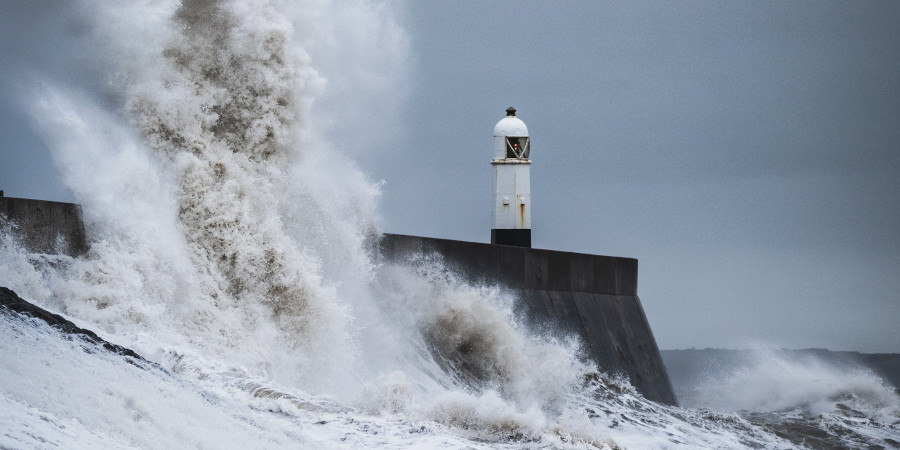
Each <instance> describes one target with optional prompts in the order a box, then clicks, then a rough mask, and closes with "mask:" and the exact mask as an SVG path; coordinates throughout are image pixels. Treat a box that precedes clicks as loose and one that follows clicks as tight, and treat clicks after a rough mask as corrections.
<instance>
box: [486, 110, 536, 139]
mask: <svg viewBox="0 0 900 450" xmlns="http://www.w3.org/2000/svg"><path fill="white" fill-rule="evenodd" d="M510 109H512V115H508V116H506V117H504V118H502V119H500V121H499V122H497V125H495V126H494V136H499V137H506V136H518V137H526V136H528V127H527V126H525V122H522V119H519V118H518V117H516V116H515V111H516V110H515V109H513V108H510ZM507 111H509V110H507Z"/></svg>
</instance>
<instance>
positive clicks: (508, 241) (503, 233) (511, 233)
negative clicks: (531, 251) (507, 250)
mask: <svg viewBox="0 0 900 450" xmlns="http://www.w3.org/2000/svg"><path fill="white" fill-rule="evenodd" d="M491 244H496V245H511V246H513V247H528V248H531V229H524V230H523V229H496V228H495V229H493V230H491Z"/></svg>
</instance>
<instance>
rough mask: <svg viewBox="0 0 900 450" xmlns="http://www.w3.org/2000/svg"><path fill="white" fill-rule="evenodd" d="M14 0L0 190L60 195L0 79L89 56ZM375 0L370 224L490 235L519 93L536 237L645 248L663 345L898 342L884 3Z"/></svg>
mask: <svg viewBox="0 0 900 450" xmlns="http://www.w3.org/2000/svg"><path fill="white" fill-rule="evenodd" d="M26 3H27V2H26ZM52 3H53V2H47V4H48V5H49V4H52ZM392 7H396V4H392ZM14 8H15V7H13V9H14ZM29 9H30V11H18V12H15V13H9V12H5V13H2V14H3V16H2V17H3V18H2V19H0V26H2V28H3V29H5V30H6V31H5V32H3V34H2V37H3V39H2V41H0V57H2V61H3V63H2V64H0V65H2V66H3V67H5V68H2V67H0V75H2V78H3V83H4V84H3V93H2V94H0V137H2V139H0V153H2V163H0V189H4V190H5V191H6V195H7V196H16V197H34V198H44V199H54V200H71V196H70V194H68V193H67V192H66V189H65V188H64V187H63V186H62V185H61V183H60V182H59V181H58V174H57V172H56V171H55V169H54V168H53V166H52V161H51V158H50V156H49V152H48V151H47V149H46V148H44V146H43V145H42V144H41V143H40V141H39V140H38V139H37V138H36V137H35V136H34V135H32V133H31V132H30V131H29V125H28V122H27V121H26V120H25V119H24V118H23V117H22V113H21V112H20V109H21V108H19V107H18V106H17V105H16V101H15V99H14V97H15V96H16V94H15V91H16V89H17V88H16V87H15V84H14V83H11V82H10V81H11V80H14V79H17V78H20V77H22V76H23V73H27V71H37V72H40V71H45V72H54V71H56V72H59V71H66V70H75V71H82V72H84V73H85V78H87V79H90V78H91V76H92V75H91V72H92V70H96V68H92V67H90V65H86V67H87V68H85V65H84V64H82V65H81V66H77V67H73V68H71V69H70V68H69V67H68V66H67V64H69V63H70V60H71V58H70V57H69V56H70V55H71V54H72V53H75V52H77V50H76V49H73V48H71V44H70V43H69V41H66V40H65V39H61V38H59V36H58V35H57V34H55V33H39V32H35V31H31V32H30V33H28V32H25V31H23V30H22V29H21V26H22V25H21V24H22V22H28V21H30V22H28V27H29V28H31V29H38V30H40V29H41V27H48V28H53V27H59V26H62V25H61V23H62V22H60V21H61V20H62V19H60V18H59V17H57V16H56V15H55V14H54V13H53V12H52V11H51V10H50V9H51V8H45V9H46V11H40V10H39V9H35V8H29ZM392 13H393V14H396V17H397V21H398V23H399V25H400V26H401V27H402V28H403V29H404V30H405V38H406V39H407V42H408V45H409V48H408V50H409V58H408V61H407V62H406V63H405V65H404V67H398V68H397V76H398V77H404V80H405V81H404V84H405V85H406V86H407V87H406V88H405V91H404V92H402V93H400V95H398V96H397V104H395V105H392V108H393V110H396V117H395V120H394V122H395V124H394V125H393V126H391V127H390V129H389V130H384V132H383V134H380V135H379V136H377V138H375V139H372V141H373V142H375V143H374V144H373V146H374V147H375V148H369V147H366V148H359V146H358V142H359V136H354V135H353V134H352V132H353V130H352V129H351V127H347V128H345V129H341V127H340V126H338V127H337V128H336V129H335V130H334V131H333V136H334V139H335V140H336V141H337V145H338V146H339V147H342V148H347V149H352V148H358V150H348V151H350V152H351V154H352V156H353V158H355V159H356V160H357V161H358V162H359V164H360V166H362V167H363V168H364V170H365V171H366V172H367V173H368V174H369V175H370V176H371V177H372V178H373V179H377V180H384V181H385V184H384V187H383V190H384V197H383V200H382V202H383V204H382V208H381V213H382V216H383V221H384V228H385V231H388V232H394V233H405V234H416V235H424V236H431V237H440V238H449V239H459V240H469V241H481V242H487V241H489V239H490V208H491V202H490V199H491V191H490V190H491V166H490V158H491V152H492V147H491V144H492V130H493V127H494V124H495V123H496V122H497V121H498V120H500V119H501V118H502V117H503V115H504V110H505V109H506V108H507V107H508V106H514V107H516V108H517V109H518V116H519V117H520V118H521V119H522V120H523V121H524V122H525V123H526V124H527V125H528V127H529V130H530V133H531V139H532V152H531V158H532V161H533V164H532V168H531V171H532V174H531V180H532V186H531V190H532V205H533V212H532V222H533V227H534V228H533V241H534V246H535V247H540V248H549V249H557V250H566V251H577V252H583V253H594V254H605V255H614V256H627V257H633V258H638V259H639V264H640V278H639V287H638V289H639V294H640V297H641V301H642V303H643V306H644V308H645V310H646V312H647V316H648V318H649V320H650V323H651V325H652V327H653V331H654V333H655V335H656V338H657V342H658V343H659V346H660V348H662V349H673V348H689V347H698V348H700V347H747V346H753V345H759V344H768V345H775V346H783V347H790V348H806V347H827V348H830V349H837V350H858V351H866V352H900V326H898V324H900V3H898V2H896V1H884V2H874V1H865V2H863V1H859V2H837V1H808V2H807V1H803V2H801V1H790V2H785V1H772V2H767V1H746V2H722V1H703V2H697V1H678V2H674V1H673V2H617V3H609V2H598V1H591V2H587V1H586V2H521V1H515V2H511V1H509V2H506V1H504V2H501V1H493V2H483V1H468V2H466V1H452V2H451V1H443V2H430V1H429V2H418V1H415V2H408V3H406V4H404V9H402V10H399V11H393V12H392ZM65 26H66V27H68V29H69V32H73V33H77V31H78V30H77V29H76V30H72V27H73V25H72V22H71V21H70V22H66V25H65ZM75 28H77V26H76V27H75ZM23 69H27V71H23ZM378 113H379V112H378V111H372V112H371V114H373V115H377V114H378ZM342 140H343V141H345V142H343V144H342ZM350 140H353V142H354V143H353V145H350V144H348V142H350Z"/></svg>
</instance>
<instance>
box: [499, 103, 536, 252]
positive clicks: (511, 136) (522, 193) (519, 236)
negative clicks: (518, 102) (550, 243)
mask: <svg viewBox="0 0 900 450" xmlns="http://www.w3.org/2000/svg"><path fill="white" fill-rule="evenodd" d="M530 152H531V142H530V139H529V137H528V127H526V126H525V122H522V120H521V119H519V118H518V117H516V109H515V108H513V107H511V106H510V107H509V108H507V110H506V117H504V118H503V119H500V121H499V122H497V125H496V126H494V158H493V159H491V166H493V168H494V208H493V210H492V211H491V244H499V245H512V246H516V247H531V174H530V169H531V160H530V159H529V154H530Z"/></svg>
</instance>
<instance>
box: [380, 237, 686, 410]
mask: <svg viewBox="0 0 900 450" xmlns="http://www.w3.org/2000/svg"><path fill="white" fill-rule="evenodd" d="M431 253H435V254H438V255H440V256H441V257H442V258H443V259H444V261H445V262H446V263H447V264H448V266H449V268H450V269H452V270H455V271H456V272H457V273H459V274H461V275H463V276H464V277H466V278H467V279H468V281H470V282H473V283H484V284H498V283H499V284H501V285H503V286H505V287H507V288H509V289H512V290H513V291H517V292H518V294H519V296H518V297H519V304H518V309H519V311H521V312H522V313H523V316H524V317H525V320H527V321H528V322H529V323H530V325H532V326H535V327H539V328H544V329H546V328H549V329H552V330H555V331H559V332H563V333H570V334H574V335H576V336H578V337H579V338H580V339H581V340H582V342H584V344H585V347H586V348H585V350H586V352H587V355H586V356H587V357H589V358H590V359H592V360H593V361H595V362H596V363H597V364H598V365H599V366H600V368H602V369H603V370H605V371H607V372H615V373H622V374H625V375H627V376H628V378H629V379H630V381H631V383H632V385H634V386H635V388H637V390H638V391H639V392H640V393H641V394H643V395H644V397H646V398H648V399H650V400H653V401H657V402H660V403H665V404H670V405H675V404H677V400H676V397H675V393H674V390H673V389H672V384H671V382H670V381H669V376H668V373H667V372H666V367H665V365H664V364H663V360H662V357H661V356H660V353H659V348H658V347H657V345H656V340H655V339H654V338H653V332H652V331H651V330H650V324H649V323H648V322H647V317H646V315H645V314H644V309H643V307H641V301H640V299H639V298H638V296H637V270H638V265H637V260H636V259H632V258H618V257H611V256H598V255H586V254H581V253H568V252H559V251H552V250H540V249H533V248H524V247H512V246H505V245H492V244H481V243H475V242H462V241H452V240H446V239H432V238H424V237H418V236H405V235H397V234H385V235H384V236H383V238H382V241H381V254H382V256H383V257H384V258H385V259H387V260H389V261H397V262H403V261H405V260H408V259H410V258H414V257H416V256H418V255H427V254H431Z"/></svg>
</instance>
